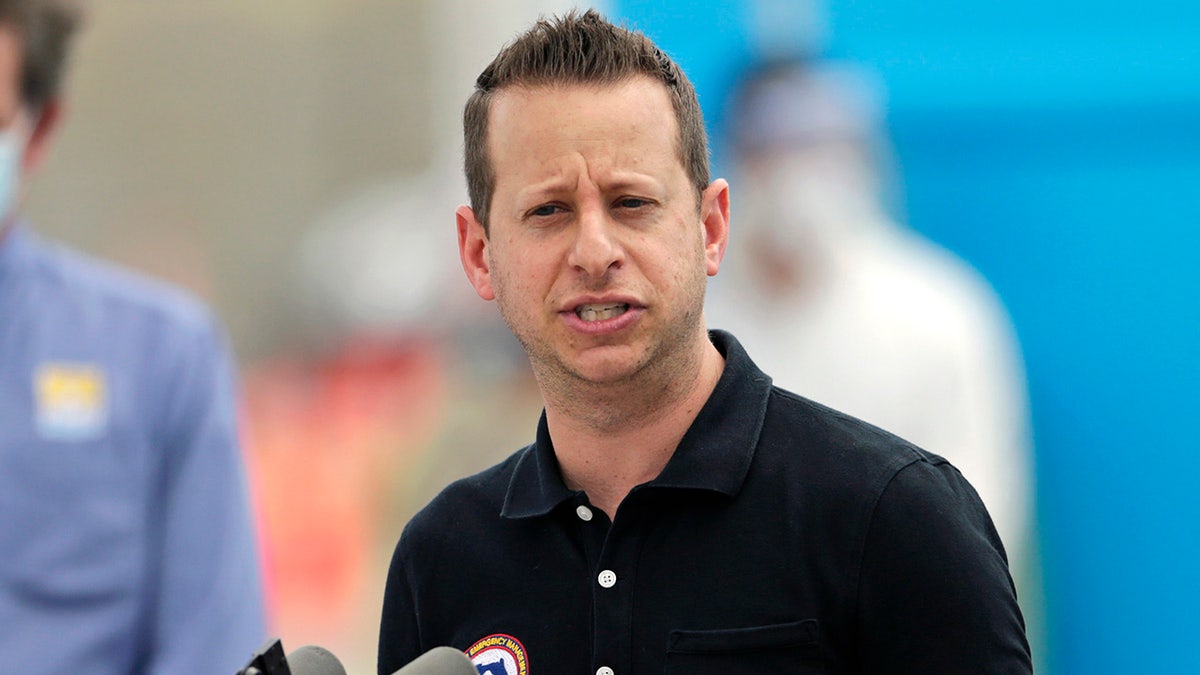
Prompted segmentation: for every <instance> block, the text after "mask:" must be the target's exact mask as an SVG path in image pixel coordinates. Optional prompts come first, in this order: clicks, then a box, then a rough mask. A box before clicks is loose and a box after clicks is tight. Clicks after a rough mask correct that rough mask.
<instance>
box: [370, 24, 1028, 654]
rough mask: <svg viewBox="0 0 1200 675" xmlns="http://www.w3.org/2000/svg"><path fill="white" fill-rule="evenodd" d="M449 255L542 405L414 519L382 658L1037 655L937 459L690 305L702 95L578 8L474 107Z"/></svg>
mask: <svg viewBox="0 0 1200 675" xmlns="http://www.w3.org/2000/svg"><path fill="white" fill-rule="evenodd" d="M463 117H464V127H465V135H466V161H465V163H466V174H467V183H468V188H469V192H470V200H471V205H470V206H469V207H467V206H463V207H460V208H459V209H458V212H457V223H458V241H459V250H460V254H461V258H462V264H463V268H464V270H465V271H466V274H467V277H468V279H469V280H470V282H471V284H472V285H473V286H474V288H475V290H476V292H477V293H478V294H479V295H480V297H482V298H483V299H484V300H495V301H496V303H497V304H498V306H499V308H500V311H501V313H502V315H503V316H504V319H505V321H506V322H507V323H508V325H509V327H510V328H511V329H512V331H513V333H514V334H515V335H516V336H517V338H518V339H519V340H520V342H521V343H522V345H523V346H524V348H525V351H526V353H527V355H528V357H529V361H530V364H531V366H532V368H533V372H534V375H535V377H536V379H537V382H538V385H539V387H540V389H541V392H542V396H543V399H544V402H545V411H544V413H543V415H542V418H541V421H540V423H539V425H538V428H537V432H536V437H535V441H534V442H533V443H532V444H531V445H529V446H528V447H526V448H524V449H522V450H520V451H518V452H517V453H516V454H514V455H512V456H511V457H510V458H509V459H507V460H506V461H504V462H502V463H500V464H499V465H497V466H495V467H493V468H491V469H489V470H486V471H484V472H482V473H480V474H478V475H475V476H472V477H470V478H466V479H463V480H460V481H458V482H456V483H454V484H452V485H450V486H449V487H447V488H446V489H445V490H444V491H443V492H442V493H441V494H440V495H439V496H438V497H437V498H435V499H434V500H433V502H432V503H431V504H429V505H428V506H427V507H426V508H425V509H423V510H422V511H421V512H420V513H419V514H418V515H417V516H416V517H415V518H414V519H413V520H412V521H411V522H410V523H409V525H408V526H407V527H406V528H405V531H404V533H403V535H402V536H401V538H400V542H399V544H398V546H397V549H396V553H395V556H394V558H393V561H392V565H391V569H390V571H389V575H388V583H387V589H386V592H385V596H384V607H383V618H382V627H381V632H380V645H379V673H380V675H389V674H390V673H392V672H394V671H395V670H396V669H397V668H399V667H400V666H402V665H404V664H405V663H408V662H409V661H411V660H413V659H415V658H416V657H418V656H419V655H420V654H422V653H423V652H425V651H427V650H429V649H431V648H433V647H435V646H438V645H451V646H454V647H457V648H458V649H462V650H464V651H466V652H467V654H468V655H469V656H470V657H471V658H472V660H473V661H474V663H475V664H476V667H477V668H478V669H479V670H480V671H481V672H491V673H504V675H529V673H541V674H543V675H544V674H547V673H596V674H598V675H614V674H615V675H631V674H634V673H722V674H724V675H730V674H732V673H756V674H762V673H818V672H819V673H890V674H895V673H913V674H916V673H920V674H922V675H930V674H937V673H947V674H949V673H1028V672H1030V671H1031V667H1030V656H1029V647H1028V643H1027V641H1026V639H1025V634H1024V626H1023V620H1022V617H1021V612H1020V610H1019V608H1018V606H1017V600H1016V596H1015V592H1014V590H1013V585H1012V581H1011V579H1010V577H1009V573H1008V565H1007V562H1006V560H1005V554H1004V550H1003V547H1002V545H1001V543H1000V540H999V538H998V536H997V535H996V531H995V528H994V527H993V526H992V523H991V520H990V519H989V517H988V514H987V512H986V510H985V509H984V507H983V505H982V503H981V502H980V500H979V498H978V496H977V495H976V494H975V491H974V490H973V489H972V488H971V486H970V485H969V484H968V483H967V482H966V481H965V480H964V479H963V477H962V476H961V475H960V474H959V472H958V471H957V470H956V469H955V468H954V467H952V466H951V465H950V464H948V463H947V462H946V461H945V460H944V459H942V458H940V457H938V456H935V455H932V454H929V453H927V452H924V451H922V450H921V449H919V448H917V447H915V446H913V445H912V444H910V443H907V442H905V441H904V440H902V439H900V438H897V437H895V436H892V435H890V434H888V433H886V432H884V431H881V430H879V429H877V428H875V427H872V426H870V425H868V424H866V423H864V422H861V421H859V420H857V419H854V418H852V417H849V416H847V415H844V414H842V413H839V412H837V411H834V410H831V409H829V408H826V407H823V406H821V405H819V404H818V403H815V402H813V401H810V400H807V399H805V398H803V397H801V396H798V395H796V394H793V393H790V392H788V391H784V390H782V389H779V388H776V387H773V386H772V384H771V380H770V378H769V377H768V376H767V375H765V374H764V373H763V372H762V371H760V370H759V369H758V368H757V367H756V366H755V365H754V363H753V362H752V361H751V359H750V357H749V356H748V355H747V353H746V352H745V351H744V350H743V349H742V347H741V346H740V345H739V343H738V341H737V340H736V339H735V338H734V337H733V335H731V334H729V333H726V332H721V331H709V330H708V329H707V328H706V326H705V321H704V313H703V305H704V295H705V285H706V281H707V277H708V276H713V275H715V274H716V273H717V271H718V269H719V267H720V265H721V260H722V257H723V256H724V253H725V246H726V242H727V239H728V231H729V229H728V228H729V222H730V221H729V212H730V206H729V204H730V188H729V186H728V184H727V183H726V182H725V181H724V180H721V179H717V180H711V179H710V178H709V168H708V148H707V142H706V139H705V135H704V124H703V119H702V117H701V113H700V108H699V105H698V103H697V99H696V94H695V91H694V90H693V88H692V86H691V85H690V83H689V82H688V80H687V78H686V76H685V75H684V74H683V72H682V71H681V70H680V69H679V67H678V66H677V65H676V64H675V63H674V62H673V61H671V59H670V58H668V57H667V56H666V55H665V54H664V53H663V52H662V51H660V50H659V49H658V48H657V47H655V46H654V45H653V44H652V43H651V42H650V41H649V40H648V39H647V38H645V37H644V36H642V35H640V34H638V33H634V32H630V31H627V30H624V29H622V28H619V27H616V26H614V25H612V24H610V23H608V22H606V21H605V20H604V19H602V18H601V17H600V16H599V15H597V14H596V13H594V12H587V13H584V14H577V13H572V14H568V15H566V16H564V17H561V18H556V19H550V20H543V21H539V22H538V23H537V24H536V25H535V26H533V27H532V28H531V29H530V30H529V31H527V32H526V33H524V34H523V35H521V36H520V37H519V38H518V39H517V40H516V41H515V42H513V43H512V44H510V45H509V46H507V47H505V48H504V50H503V51H501V52H500V54H499V55H498V56H497V57H496V59H495V60H494V61H493V62H492V63H491V64H490V65H489V66H488V67H487V68H486V69H485V70H484V71H483V73H482V74H481V75H480V76H479V78H478V80H477V81H476V89H475V92H474V94H473V95H472V96H471V98H470V100H469V101H468V102H467V105H466V110H465V113H464V116H463Z"/></svg>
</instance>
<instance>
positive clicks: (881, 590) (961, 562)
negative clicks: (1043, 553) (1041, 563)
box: [858, 461, 1033, 675]
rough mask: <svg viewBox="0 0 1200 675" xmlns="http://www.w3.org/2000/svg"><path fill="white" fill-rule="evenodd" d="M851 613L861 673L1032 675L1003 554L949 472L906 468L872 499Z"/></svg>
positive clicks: (977, 507) (925, 466)
mask: <svg viewBox="0 0 1200 675" xmlns="http://www.w3.org/2000/svg"><path fill="white" fill-rule="evenodd" d="M858 607H859V609H858V619H859V635H860V640H859V645H860V649H861V653H860V655H859V656H860V659H861V662H862V663H863V664H864V670H863V672H866V673H888V674H904V673H913V674H914V675H915V674H917V673H920V674H923V675H937V674H939V673H945V674H950V673H993V674H996V673H1032V672H1033V668H1032V665H1031V660H1030V652H1029V643H1028V641H1027V640H1026V637H1025V624H1024V620H1023V618H1022V616H1021V611H1020V608H1019V607H1018V605H1017V598H1016V591H1015V590H1014V587H1013V582H1012V578H1011V576H1010V575H1009V571H1008V563H1007V561H1006V559H1005V554H1004V548H1003V545H1002V544H1001V543H1000V540H999V536H998V535H997V534H996V530H995V528H994V527H993V526H992V522H991V520H990V518H989V517H988V515H987V511H986V510H985V509H984V507H983V504H982V503H981V502H980V500H979V497H978V495H977V494H976V493H975V490H974V489H973V488H972V487H971V486H970V485H969V484H968V483H967V482H966V480H965V479H963V477H962V476H961V474H959V472H958V471H957V470H956V469H955V468H954V467H952V466H950V465H949V464H946V463H932V462H924V461H921V462H914V463H913V464H910V465H908V466H907V467H905V468H904V469H902V470H900V471H899V472H898V473H897V474H896V475H895V476H894V477H893V479H892V480H891V482H890V483H889V485H888V486H887V488H886V489H885V490H884V492H883V494H882V495H881V496H880V498H879V501H878V503H877V505H876V507H875V512H874V515H873V517H872V520H871V525H870V527H869V529H868V532H867V536H866V541H865V544H864V551H863V564H862V568H861V577H860V585H859V598H858Z"/></svg>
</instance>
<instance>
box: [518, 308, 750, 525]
mask: <svg viewBox="0 0 1200 675" xmlns="http://www.w3.org/2000/svg"><path fill="white" fill-rule="evenodd" d="M709 339H711V340H712V343H713V344H714V345H715V346H716V347H717V350H718V351H719V352H721V354H722V355H724V357H725V369H724V370H723V371H722V373H721V379H720V380H719V381H718V382H717V386H716V388H714V389H713V392H712V395H711V396H709V398H708V401H707V402H706V403H705V404H704V407H703V408H701V409H700V413H699V414H698V415H696V419H695V420H693V421H692V425H691V426H690V427H689V428H688V430H687V432H686V433H685V434H684V435H683V439H682V440H680V442H679V446H678V447H677V448H676V449H675V454H674V455H672V457H671V459H670V461H668V462H667V466H666V467H665V468H663V471H662V473H661V474H659V476H658V478H655V479H654V480H652V481H650V483H649V484H648V485H647V486H648V487H650V486H652V487H657V488H677V489H697V490H710V491H714V492H719V493H722V494H725V495H729V496H733V495H736V494H737V492H738V490H740V489H741V486H742V482H743V481H744V480H745V478H746V473H747V472H748V471H749V470H750V462H751V460H752V459H753V458H754V448H755V446H757V445H758V437H759V433H760V432H761V430H762V425H763V419H764V418H765V416H766V410H767V398H768V395H769V394H770V391H771V378H770V377H768V376H767V375H766V374H765V373H763V372H762V371H761V370H759V368H758V366H756V365H754V362H753V361H751V360H750V356H749V355H748V354H746V350H745V349H743V348H742V345H741V344H740V343H739V342H738V341H737V338H735V337H733V336H732V335H730V334H729V333H726V332H724V331H719V330H713V331H709ZM578 494H579V493H578V492H575V491H573V490H571V489H569V488H567V486H566V485H565V484H564V483H563V480H562V472H561V471H560V470H559V465H558V459H557V458H556V457H555V455H554V444H553V443H552V441H551V439H550V431H549V429H548V427H547V425H546V414H545V412H543V413H542V417H541V420H540V421H539V422H538V429H537V440H536V441H535V442H534V444H533V445H531V446H529V447H528V448H526V449H525V452H524V454H522V456H521V458H520V459H519V460H518V462H517V466H516V468H515V469H514V471H513V475H512V481H511V482H510V483H509V486H508V494H507V496H506V497H505V500H504V509H503V510H502V511H501V515H502V516H504V517H505V518H530V517H534V516H543V515H546V514H548V513H550V512H551V511H552V510H554V508H555V507H556V506H558V505H559V504H561V503H563V502H565V501H567V500H570V499H572V498H573V497H575V496H576V495H578Z"/></svg>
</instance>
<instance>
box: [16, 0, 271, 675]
mask: <svg viewBox="0 0 1200 675" xmlns="http://www.w3.org/2000/svg"><path fill="white" fill-rule="evenodd" d="M80 18H81V17H80V12H79V10H78V8H77V7H74V6H73V5H71V4H67V3H65V2H52V1H49V0H47V1H37V0H0V671H3V672H11V673H55V674H60V673H85V672H86V673H95V674H98V675H103V674H109V673H112V674H116V673H126V674H127V673H164V674H165V673H174V674H182V673H221V672H233V671H234V670H236V669H237V668H238V666H239V665H240V664H241V663H243V662H245V660H246V658H247V657H248V656H249V655H250V653H251V652H252V651H253V650H254V648H255V647H257V646H258V645H259V644H261V642H262V640H263V637H264V626H263V621H264V619H263V609H262V605H263V602H262V588H261V586H262V584H261V580H260V576H261V575H260V571H259V564H258V554H257V545H256V540H255V536H254V527H253V523H252V518H251V515H250V506H249V496H248V489H247V482H246V476H245V472H244V467H243V465H242V455H241V451H240V447H239V442H238V429H237V424H236V416H235V404H234V387H233V371H232V365H231V362H230V358H229V353H228V349H227V347H226V344H225V342H224V338H223V335H222V332H221V330H220V329H219V328H218V326H217V325H216V324H215V322H214V320H213V318H212V316H211V315H210V313H209V312H208V310H207V309H206V308H205V307H203V306H202V305H201V304H200V303H198V302H197V301H195V300H193V299H191V298H189V297H187V296H186V295H185V294H183V293H182V292H180V291H177V290H174V289H171V288H168V287H166V286H164V285H161V284H158V283H155V282H152V281H149V280H147V279H143V278H140V277H138V276H135V275H134V274H131V273H128V272H124V271H121V270H119V269H116V268H114V267H111V266H109V265H106V264H104V263H101V262H99V261H96V260H92V259H89V258H87V257H85V256H83V255H81V254H79V253H75V252H72V251H69V250H66V249H64V248H61V247H59V246H56V245H53V244H50V243H48V242H46V241H44V240H42V239H41V238H39V237H38V236H37V235H35V234H34V233H33V232H31V231H30V230H29V228H28V226H27V224H26V223H25V222H24V221H23V219H22V217H21V215H20V200H21V194H22V192H23V187H24V185H25V183H26V182H27V181H28V179H29V178H30V177H31V176H32V175H33V174H34V173H35V171H36V169H37V168H38V166H39V165H40V163H41V160H42V158H43V157H44V155H45V153H46V150H47V148H48V146H49V144H50V142H51V139H52V137H53V135H54V131H55V130H56V128H57V126H58V123H59V121H60V111H61V101H60V91H59V88H60V81H61V79H62V70H63V67H64V63H65V61H66V54H67V51H68V46H69V43H70V40H71V36H72V34H73V32H74V28H75V27H76V25H77V24H78V23H79V21H80Z"/></svg>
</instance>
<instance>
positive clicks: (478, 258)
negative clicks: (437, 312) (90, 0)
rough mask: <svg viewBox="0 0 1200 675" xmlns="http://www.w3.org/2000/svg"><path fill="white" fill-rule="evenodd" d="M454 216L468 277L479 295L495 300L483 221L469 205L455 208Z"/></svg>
mask: <svg viewBox="0 0 1200 675" xmlns="http://www.w3.org/2000/svg"><path fill="white" fill-rule="evenodd" d="M454 217H455V220H456V221H457V222H458V257H459V258H460V259H461V260H462V266H463V271H464V272H466V273H467V279H468V280H469V281H470V282H471V285H472V286H474V287H475V292H476V293H478V294H479V297H481V298H483V299H484V300H495V299H496V293H495V291H494V290H493V289H492V269H491V265H490V264H489V262H488V237H487V232H485V231H484V228H483V223H481V222H479V219H478V218H476V217H475V211H473V210H472V209H471V207H469V206H460V207H458V208H457V209H455V211H454Z"/></svg>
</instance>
